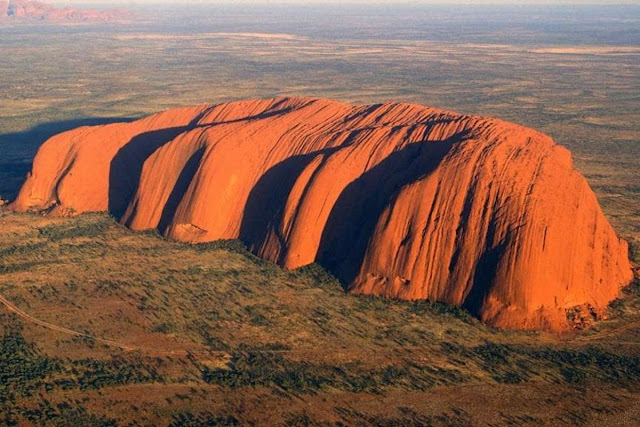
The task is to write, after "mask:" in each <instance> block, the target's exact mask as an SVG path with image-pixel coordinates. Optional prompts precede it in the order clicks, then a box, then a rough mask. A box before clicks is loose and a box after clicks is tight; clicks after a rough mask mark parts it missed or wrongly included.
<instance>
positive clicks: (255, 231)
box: [239, 147, 339, 263]
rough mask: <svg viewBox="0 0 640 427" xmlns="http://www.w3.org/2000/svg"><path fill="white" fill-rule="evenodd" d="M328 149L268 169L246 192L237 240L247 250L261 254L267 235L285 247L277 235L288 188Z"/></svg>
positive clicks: (328, 150)
mask: <svg viewBox="0 0 640 427" xmlns="http://www.w3.org/2000/svg"><path fill="white" fill-rule="evenodd" d="M338 149H339V147H336V148H328V149H324V150H319V151H315V152H312V153H310V154H304V155H299V156H293V157H290V158H288V159H286V160H284V161H282V162H280V163H278V164H277V165H275V166H273V167H272V168H271V169H269V170H268V171H267V172H266V173H265V174H264V175H262V177H261V178H260V179H259V180H258V182H257V183H256V185H255V186H254V187H253V189H252V190H251V193H249V198H248V199H247V203H246V205H245V208H244V214H243V216H242V223H241V225H240V236H239V237H240V240H242V241H243V242H244V243H245V244H246V245H247V247H248V248H249V250H251V251H252V252H254V253H256V254H258V255H261V252H262V248H263V245H264V244H265V243H266V242H267V239H268V236H269V235H270V234H273V235H275V236H276V237H277V238H278V240H279V244H280V248H281V250H282V249H285V248H286V245H287V244H286V242H285V241H284V238H283V236H281V233H280V230H281V228H282V225H283V224H282V222H283V216H284V210H285V205H286V203H287V200H288V199H289V195H290V193H291V190H292V189H293V186H294V184H295V183H296V180H297V179H298V177H299V176H300V174H301V173H302V171H303V170H304V169H305V168H306V167H307V166H309V164H310V163H311V161H312V160H313V159H315V158H316V157H317V156H319V155H330V154H331V153H333V152H335V151H336V150H338ZM283 255H284V252H283V251H281V252H280V255H279V257H278V259H277V260H275V261H276V262H278V263H281V262H282V256H283Z"/></svg>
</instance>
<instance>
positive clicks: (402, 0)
mask: <svg viewBox="0 0 640 427" xmlns="http://www.w3.org/2000/svg"><path fill="white" fill-rule="evenodd" d="M49 2H50V3H67V4H68V3H74V4H82V3H84V4H89V3H101V4H104V3H118V4H134V5H135V4H152V3H156V4H158V3H167V4H169V3H174V4H176V3H182V4H184V3H191V4H198V3H207V4H216V3H219V4H224V3H227V4H229V3H251V4H284V3H286V4H310V3H314V4H322V3H325V4H341V3H352V4H355V3H361V4H371V3H377V4H438V3H441V4H444V3H448V4H540V5H544V4H547V5H553V4H596V5H608V4H637V3H638V0H599V1H598V0H457V1H456V0H110V1H107V0H49Z"/></svg>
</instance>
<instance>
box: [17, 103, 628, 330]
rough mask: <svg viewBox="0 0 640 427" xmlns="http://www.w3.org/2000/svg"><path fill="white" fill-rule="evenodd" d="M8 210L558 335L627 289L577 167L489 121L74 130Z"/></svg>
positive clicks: (322, 114) (236, 111) (307, 118)
mask: <svg viewBox="0 0 640 427" xmlns="http://www.w3.org/2000/svg"><path fill="white" fill-rule="evenodd" d="M12 208H13V209H16V210H20V211H24V210H52V211H53V212H57V213H62V212H69V211H72V212H77V213H80V212H88V211H105V210H109V211H111V212H112V213H114V214H115V215H116V216H117V217H119V218H121V221H122V222H123V223H124V224H126V225H127V226H129V227H131V228H133V229H137V230H141V229H149V228H158V229H159V230H160V231H161V232H162V233H164V234H165V235H166V236H167V237H169V238H172V239H176V240H180V241H185V242H204V241H211V240H216V239H235V238H240V239H242V240H243V241H244V242H245V243H246V244H247V245H248V246H249V248H250V249H251V250H252V251H253V252H255V253H256V254H258V255H259V256H261V257H263V258H266V259H268V260H271V261H273V262H277V263H278V264H280V265H281V266H283V267H285V268H296V267H300V266H303V265H306V264H309V263H313V262H317V263H319V264H321V265H323V266H325V267H326V268H327V269H329V270H330V271H332V272H333V273H334V274H336V275H337V276H338V277H339V278H340V279H341V280H342V281H343V282H344V283H345V284H346V285H347V288H348V289H349V290H350V291H352V292H355V293H362V294H375V295H384V296H387V297H392V298H399V299H406V300H417V299H429V300H433V301H443V302H446V303H450V304H454V305H456V306H462V307H465V308H467V309H469V310H470V311H471V312H472V313H474V314H476V315H478V316H479V317H480V318H481V319H482V320H484V321H486V322H487V323H489V324H491V325H495V326H500V327H506V328H514V329H550V330H562V329H564V328H567V327H568V325H569V324H568V322H567V319H566V313H567V311H568V310H571V309H572V308H573V307H575V306H588V307H590V309H591V310H594V311H596V312H597V311H601V310H602V309H604V308H605V307H606V305H607V303H608V302H609V301H611V300H612V299H614V298H615V297H616V296H617V295H618V292H619V290H620V289H621V287H622V286H624V285H626V284H628V283H629V282H630V281H631V279H632V272H631V267H630V264H629V261H628V249H627V244H626V242H624V241H623V240H621V239H619V238H618V237H616V234H615V232H614V231H613V229H612V228H611V226H610V225H609V223H608V221H607V220H606V218H605V217H604V215H603V214H602V211H601V209H600V207H599V205H598V202H597V200H596V197H595V195H594V193H593V191H591V189H590V188H589V186H588V184H587V182H586V180H585V179H584V178H583V177H582V176H581V175H580V174H579V173H578V172H577V171H576V170H575V169H574V168H573V165H572V161H571V155H570V153H569V151H567V150H566V149H565V148H563V147H560V146H558V145H556V144H555V143H554V142H553V141H552V140H551V138H549V137H548V136H546V135H543V134H541V133H539V132H536V131H534V130H531V129H527V128H524V127H521V126H517V125H515V124H511V123H507V122H503V121H501V120H497V119H491V118H483V117H477V116H467V115H460V114H456V113H452V112H448V111H442V110H437V109H433V108H426V107H422V106H418V105H410V104H384V105H375V106H351V105H346V104H342V103H339V102H334V101H328V100H316V99H306V98H277V99H269V100H260V101H244V102H233V103H229V104H222V105H216V106H205V105H203V106H197V107H192V108H182V109H176V110H170V111H167V112H163V113H160V114H157V115H154V116H151V117H148V118H146V119H143V120H139V121H136V122H132V123H122V124H111V125H104V126H94V127H83V128H79V129H76V130H73V131H70V132H65V133H63V134H60V135H58V136H55V137H53V138H52V139H50V140H49V141H48V142H47V143H45V144H44V145H43V146H42V148H41V149H40V150H39V152H38V154H37V156H36V158H35V161H34V167H33V173H32V175H31V176H30V177H29V178H28V179H27V181H26V183H25V184H24V187H23V188H22V190H21V192H20V194H19V196H18V199H17V200H16V201H15V203H14V204H13V206H12Z"/></svg>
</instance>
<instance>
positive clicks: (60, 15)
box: [0, 0, 130, 22]
mask: <svg viewBox="0 0 640 427" xmlns="http://www.w3.org/2000/svg"><path fill="white" fill-rule="evenodd" d="M129 15H130V14H129V12H127V11H125V10H122V9H107V10H94V9H75V8H70V7H65V8H57V7H54V6H52V5H50V4H48V3H44V2H41V1H35V0H0V19H3V18H5V19H6V18H30V19H36V20H41V21H79V22H82V21H112V20H117V19H124V18H128V17H129Z"/></svg>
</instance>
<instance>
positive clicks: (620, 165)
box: [0, 6, 640, 426]
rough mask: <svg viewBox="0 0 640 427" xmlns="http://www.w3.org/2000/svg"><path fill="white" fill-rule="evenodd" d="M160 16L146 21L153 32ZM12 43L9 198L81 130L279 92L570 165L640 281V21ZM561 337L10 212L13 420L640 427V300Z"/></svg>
mask: <svg viewBox="0 0 640 427" xmlns="http://www.w3.org/2000/svg"><path fill="white" fill-rule="evenodd" d="M141 12H143V11H141ZM144 12H145V13H146V14H145V13H141V18H140V19H142V20H143V22H138V23H136V24H135V25H133V24H131V25H103V24H91V25H88V24H82V25H62V26H61V25H42V24H38V25H35V24H30V25H18V24H15V23H11V24H5V25H2V26H0V51H1V52H2V53H1V54H2V60H1V61H0V149H1V150H2V158H0V197H2V198H5V199H7V198H8V199H12V198H13V197H15V195H16V192H17V190H18V188H19V187H20V185H21V183H22V181H23V179H24V175H25V174H26V173H27V172H28V171H29V169H30V165H31V160H32V158H33V155H34V154H35V151H36V150H37V147H38V146H39V145H40V144H41V143H42V142H44V140H46V139H47V138H48V137H49V136H51V135H53V134H55V133H57V132H60V131H62V130H66V129H70V128H73V127H77V126H80V125H84V124H98V123H108V122H110V121H113V120H121V119H122V118H137V117H140V116H142V115H146V114H149V113H152V112H156V111H158V110H162V109H166V108H169V107H174V106H179V105H190V104H197V103H216V102H223V101H229V100H235V99H249V98H260V97H270V96H275V95H284V94H289V95H305V96H314V97H316V96H317V97H328V98H334V99H338V100H343V101H348V102H356V103H375V102H384V101H408V102H416V103H420V104H424V105H432V106H436V107H440V108H447V109H452V110H456V111H460V112H464V113H473V114H480V115H488V116H495V117H499V118H502V119H506V120H510V121H514V122H517V123H520V124H523V125H526V126H530V127H533V128H536V129H538V130H540V131H543V132H545V133H548V134H550V135H551V136H552V137H553V138H554V139H555V140H556V141H557V142H558V143H560V144H562V145H564V146H566V147H568V148H569V149H571V150H572V152H573V156H574V161H575V164H576V167H577V169H578V170H579V171H580V172H581V173H583V174H584V175H585V176H586V178H587V179H588V181H589V183H590V184H591V186H592V188H593V189H594V190H595V192H596V194H597V196H598V199H599V201H600V203H601V204H602V207H603V209H604V212H605V214H606V215H607V217H608V219H609V220H610V221H611V223H612V225H613V226H614V228H615V229H616V230H617V231H618V233H619V235H620V236H621V237H623V238H625V239H627V240H628V241H629V242H630V244H631V259H632V261H633V262H635V263H636V265H637V263H639V262H640V181H639V178H638V177H639V176H640V128H639V123H640V120H639V119H640V110H639V103H638V101H639V97H640V87H639V86H638V76H639V74H640V61H639V58H640V30H639V29H638V28H640V25H638V24H639V21H640V8H639V7H637V6H625V7H600V8H598V7H590V6H583V7H576V8H555V9H554V8H535V7H529V8H528V9H527V8H524V9H523V8H510V7H503V8H498V9H492V8H481V9H478V8H476V9H474V8H471V9H465V8H460V7H457V8H453V9H451V8H447V7H444V6H440V7H429V8H428V7H418V6H412V7H409V6H406V7H401V8H397V9H394V10H389V9H388V8H385V7H383V6H379V7H371V8H367V9H365V10H361V9H357V8H353V7H342V8H333V9H327V8H316V7H299V8H285V7H282V6H280V7H275V6H274V7H272V8H264V9H263V8H253V9H252V8H249V9H243V8H238V7H229V6H227V7H223V8H204V7H202V8H197V9H193V10H181V9H179V8H164V9H160V10H155V11H144ZM638 289H639V288H638V283H637V282H636V283H635V284H634V285H632V286H631V287H630V288H628V289H627V290H626V291H625V292H624V293H623V295H622V296H621V299H620V300H618V301H616V302H614V303H613V304H612V306H611V309H610V314H609V320H602V321H599V322H596V323H595V324H594V325H593V326H592V327H591V328H589V329H586V330H582V331H575V332H573V333H571V334H567V335H562V336H555V335H550V334H546V333H533V332H526V333H525V332H506V331H499V330H494V329H491V328H488V327H486V326H484V325H482V324H481V323H479V322H478V321H477V320H475V319H474V318H472V317H471V316H469V315H468V314H467V313H465V312H464V311H460V310H457V309H453V308H451V307H448V306H444V305H441V304H434V303H427V302H423V303H401V302H396V301H389V300H384V299H379V298H371V297H356V296H349V295H345V293H344V292H343V290H342V288H341V286H340V284H339V283H338V282H337V281H336V280H335V279H334V278H332V277H331V276H329V275H328V274H327V273H326V272H324V271H323V270H321V269H320V268H317V267H314V266H311V267H306V268H304V269H302V270H298V271H290V272H287V271H283V270H280V269H279V268H277V267H276V266H274V265H272V264H269V263H267V262H264V261H261V260H259V259H257V258H255V257H253V256H252V255H250V254H248V253H247V252H246V251H245V250H244V248H243V247H242V246H241V245H240V244H239V243H238V242H219V243H211V244H205V245H195V246H190V245H185V244H179V243H172V242H169V241H166V240H165V239H163V238H161V237H159V236H158V235H156V234H154V233H135V232H131V231H129V230H127V229H125V228H123V227H121V226H119V225H118V224H117V223H116V222H115V221H114V220H113V219H112V218H110V217H108V216H107V215H106V214H88V215H82V216H80V217H77V218H49V217H42V216H35V215H27V214H13V213H9V212H7V211H2V212H0V303H2V304H0V316H1V317H0V319H1V320H0V336H1V337H2V338H1V341H0V351H1V352H2V353H1V355H0V377H1V378H0V423H2V422H4V423H7V424H11V423H29V422H30V423H32V424H41V423H43V422H45V421H46V422H47V423H49V424H51V425H127V424H130V423H133V422H134V421H135V422H136V423H137V424H138V425H167V424H171V425H202V424H207V423H208V424H213V425H216V424H218V425H236V424H242V423H257V424H260V423H262V424H274V423H275V424H278V423H279V424H288V425H318V424H320V425H322V424H329V425H332V424H337V423H342V424H346V425H370V424H377V425H415V424H423V425H429V424H433V425H479V424H480V425H540V424H543V423H546V424H548V425H574V424H584V425H596V424H599V425H607V426H609V425H635V424H638V423H640V409H639V408H640V397H639V396H640V395H639V393H638V392H639V390H638V380H639V378H638V377H639V376H640V324H639V322H640V293H639V290H638Z"/></svg>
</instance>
